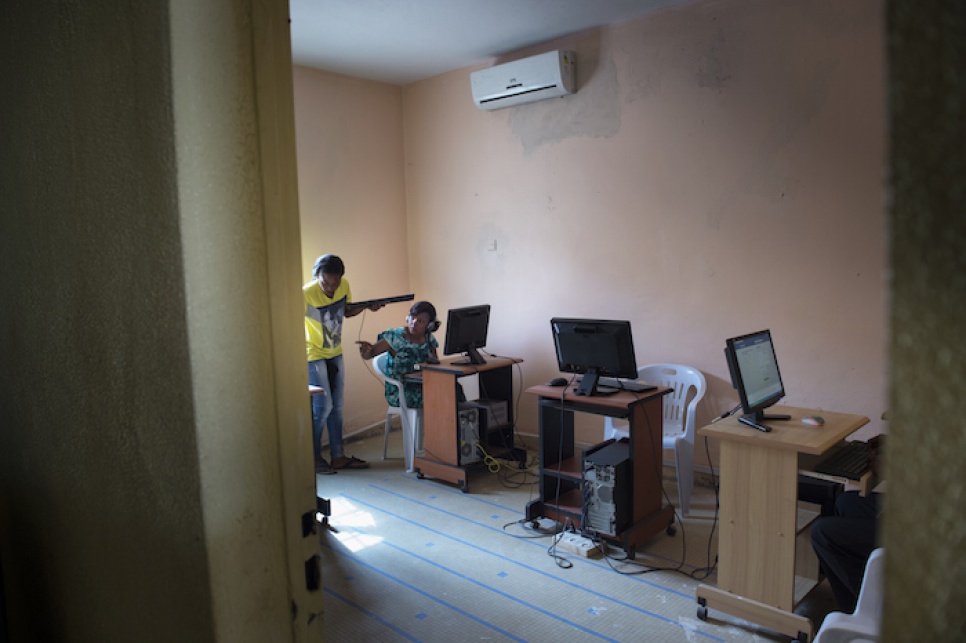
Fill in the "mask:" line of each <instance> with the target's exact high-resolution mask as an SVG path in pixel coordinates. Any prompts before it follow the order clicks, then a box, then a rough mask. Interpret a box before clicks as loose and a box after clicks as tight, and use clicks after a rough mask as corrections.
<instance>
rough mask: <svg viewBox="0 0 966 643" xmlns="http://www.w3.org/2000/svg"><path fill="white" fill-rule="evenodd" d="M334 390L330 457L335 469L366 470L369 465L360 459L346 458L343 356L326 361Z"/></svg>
mask: <svg viewBox="0 0 966 643" xmlns="http://www.w3.org/2000/svg"><path fill="white" fill-rule="evenodd" d="M326 367H327V369H328V377H329V384H330V386H331V390H332V410H331V411H330V412H329V419H328V421H327V422H326V427H327V428H328V430H329V455H330V456H331V457H332V462H331V464H332V468H333V469H365V468H366V467H368V466H369V464H368V463H367V462H366V461H365V460H360V459H359V458H354V457H351V456H349V457H346V455H345V448H344V446H343V443H342V407H343V402H344V400H345V364H344V362H343V359H342V355H339V356H338V357H333V358H332V359H329V360H326Z"/></svg>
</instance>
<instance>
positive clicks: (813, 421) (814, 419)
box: [802, 415, 825, 426]
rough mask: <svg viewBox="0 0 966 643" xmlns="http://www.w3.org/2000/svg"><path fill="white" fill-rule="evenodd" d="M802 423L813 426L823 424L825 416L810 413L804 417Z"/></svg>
mask: <svg viewBox="0 0 966 643" xmlns="http://www.w3.org/2000/svg"><path fill="white" fill-rule="evenodd" d="M802 424H810V425H812V426H822V425H823V424H825V418H823V417H821V416H818V415H810V416H808V417H803V418H802Z"/></svg>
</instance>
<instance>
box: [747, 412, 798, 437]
mask: <svg viewBox="0 0 966 643" xmlns="http://www.w3.org/2000/svg"><path fill="white" fill-rule="evenodd" d="M790 419H792V416H790V415H785V414H784V413H772V414H770V415H769V414H767V413H763V412H762V411H755V412H754V413H746V414H745V415H742V416H741V417H739V418H738V421H739V422H741V423H742V424H747V425H748V426H751V427H754V428H756V429H758V430H759V431H764V432H765V433H768V432H769V431H771V427H770V426H768V425H767V424H762V422H767V421H769V420H776V421H779V420H790Z"/></svg>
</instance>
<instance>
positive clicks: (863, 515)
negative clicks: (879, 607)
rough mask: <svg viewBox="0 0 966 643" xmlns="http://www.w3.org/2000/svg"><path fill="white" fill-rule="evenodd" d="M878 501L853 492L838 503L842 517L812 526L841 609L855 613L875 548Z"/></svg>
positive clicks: (836, 504) (822, 561)
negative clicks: (867, 566) (866, 569)
mask: <svg viewBox="0 0 966 643" xmlns="http://www.w3.org/2000/svg"><path fill="white" fill-rule="evenodd" d="M877 507H878V498H876V497H862V496H859V495H858V494H857V493H854V492H849V493H845V494H842V495H840V496H839V497H838V498H837V499H836V501H835V510H836V513H837V514H838V515H836V516H829V517H826V518H820V519H819V520H817V521H815V524H813V525H812V529H811V532H810V534H809V535H810V537H811V540H812V547H813V548H814V549H815V553H816V555H817V556H818V559H819V561H820V563H821V565H822V570H823V571H824V572H825V575H826V576H828V580H829V585H831V587H832V592H833V593H834V594H835V600H836V602H837V603H838V605H839V609H840V610H841V611H843V612H853V611H854V610H855V603H856V601H857V600H858V597H859V589H860V588H861V586H862V577H863V575H864V574H865V565H866V563H867V562H868V560H869V555H870V554H871V553H872V550H873V549H875V540H876V520H875V517H876V514H877V513H878V510H877Z"/></svg>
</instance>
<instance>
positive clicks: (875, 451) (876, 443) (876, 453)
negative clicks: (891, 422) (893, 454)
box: [866, 433, 885, 478]
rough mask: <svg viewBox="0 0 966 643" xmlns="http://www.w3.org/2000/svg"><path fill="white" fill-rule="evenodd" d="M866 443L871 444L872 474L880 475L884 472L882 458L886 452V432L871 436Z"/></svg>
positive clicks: (870, 466) (870, 464)
mask: <svg viewBox="0 0 966 643" xmlns="http://www.w3.org/2000/svg"><path fill="white" fill-rule="evenodd" d="M866 444H868V445H869V469H871V470H872V475H874V476H875V477H877V478H878V477H880V476H881V474H882V458H883V454H884V452H885V434H884V433H880V434H879V435H877V436H875V437H873V438H871V439H870V440H869V441H868V442H867V443H866Z"/></svg>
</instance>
